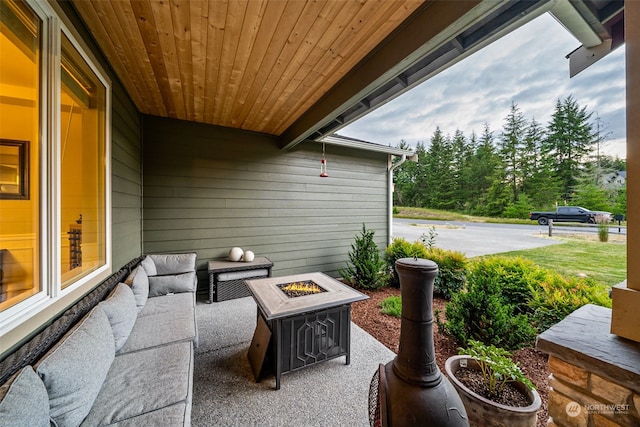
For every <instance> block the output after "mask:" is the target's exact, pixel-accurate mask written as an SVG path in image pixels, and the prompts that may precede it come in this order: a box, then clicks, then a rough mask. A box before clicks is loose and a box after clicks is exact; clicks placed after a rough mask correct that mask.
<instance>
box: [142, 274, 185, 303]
mask: <svg viewBox="0 0 640 427" xmlns="http://www.w3.org/2000/svg"><path fill="white" fill-rule="evenodd" d="M195 287H196V273H195V272H193V271H192V272H189V273H181V274H173V275H170V276H154V277H149V296H150V297H155V296H158V295H167V294H178V293H183V292H195Z"/></svg>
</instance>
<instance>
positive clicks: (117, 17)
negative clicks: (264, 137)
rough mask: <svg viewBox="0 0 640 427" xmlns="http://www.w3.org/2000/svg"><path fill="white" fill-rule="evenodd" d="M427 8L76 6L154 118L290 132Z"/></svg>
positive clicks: (367, 0)
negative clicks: (383, 43) (394, 33)
mask: <svg viewBox="0 0 640 427" xmlns="http://www.w3.org/2000/svg"><path fill="white" fill-rule="evenodd" d="M421 3H422V1H419V0H359V1H355V0H348V1H346V0H315V1H301V0H249V1H239V0H230V1H222V0H213V1H189V0H170V1H169V0H163V1H159V0H119V1H87V0H73V4H74V6H75V7H76V9H77V10H78V13H79V14H80V16H81V18H82V19H83V20H84V21H85V23H86V24H87V27H88V28H89V30H90V31H91V32H92V34H93V36H94V37H95V39H96V41H97V42H98V44H99V45H100V47H101V48H102V50H103V52H104V53H105V55H106V57H107V59H108V60H109V62H110V63H111V65H112V66H113V68H114V70H115V72H116V73H117V75H118V77H119V78H120V79H121V81H122V82H123V84H124V86H125V88H126V89H127V91H128V92H129V94H130V95H131V97H132V99H133V101H134V102H135V104H136V106H137V107H138V109H139V110H140V111H141V112H142V113H145V114H151V115H157V116H162V117H171V118H177V119H183V120H190V121H195V122H201V123H209V124H215V125H221V126H228V127H233V128H240V129H245V130H250V131H257V132H264V133H268V134H272V135H280V134H282V133H283V132H284V131H285V130H286V129H287V128H288V127H289V126H291V124H292V123H294V122H295V121H296V119H298V118H299V117H300V116H301V115H302V114H303V113H305V111H307V110H308V109H309V108H310V107H311V106H312V105H313V104H314V103H315V102H316V101H318V100H319V99H320V98H321V97H322V96H323V95H324V94H326V93H327V92H328V91H329V90H330V89H331V88H332V87H333V86H334V85H335V84H336V83H337V82H338V81H339V80H340V79H341V78H342V77H343V76H344V75H345V74H346V73H348V72H349V71H350V70H351V69H352V68H354V67H355V66H356V65H357V64H358V62H359V61H361V60H362V59H363V58H364V57H365V56H366V55H367V54H369V53H370V52H371V51H372V50H373V49H374V48H376V46H377V45H378V44H379V43H380V42H381V41H382V40H383V39H384V38H385V37H387V36H388V35H389V34H390V33H391V32H392V31H393V30H394V29H395V28H397V27H398V26H399V25H400V24H401V23H402V22H403V21H404V20H405V19H406V18H407V17H409V16H410V15H411V14H412V13H413V12H414V11H415V10H416V9H417V8H418V7H420V5H421Z"/></svg>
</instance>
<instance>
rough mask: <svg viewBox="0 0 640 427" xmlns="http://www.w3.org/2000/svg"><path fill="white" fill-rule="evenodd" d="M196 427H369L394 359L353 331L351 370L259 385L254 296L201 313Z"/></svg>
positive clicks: (332, 367)
mask: <svg viewBox="0 0 640 427" xmlns="http://www.w3.org/2000/svg"><path fill="white" fill-rule="evenodd" d="M196 316H197V322H198V332H199V334H200V342H199V346H198V348H197V349H196V354H195V372H194V385H193V409H192V416H191V420H192V425H193V426H195V427H205V426H207V427H208V426H239V427H245V426H260V427H271V426H273V427H288V426H295V427H304V426H315V427H317V426H349V427H359V426H362V427H366V426H368V425H369V419H368V394H369V383H370V381H371V377H372V375H373V373H374V372H375V370H376V369H377V368H378V365H379V364H380V363H387V362H389V361H390V360H392V359H393V358H394V357H395V354H394V353H393V352H392V351H390V350H389V349H387V348H386V347H385V346H383V345H382V344H381V343H380V342H378V341H377V340H375V339H374V338H373V337H372V336H371V335H369V334H368V333H366V332H364V331H363V330H362V329H360V328H359V327H358V326H356V325H355V324H353V323H352V324H351V364H350V365H345V358H344V357H339V358H336V359H333V360H329V361H326V362H323V363H320V364H318V365H314V366H310V367H307V368H304V369H301V370H298V371H295V372H291V373H288V374H285V375H283V376H282V384H281V389H280V390H277V391H276V390H275V378H274V376H273V375H271V376H269V377H267V378H265V379H264V380H263V381H262V382H260V383H256V382H255V380H254V378H253V374H252V372H251V368H250V365H249V361H248V359H247V350H248V349H249V345H250V343H251V338H252V336H253V331H254V329H255V325H256V305H255V302H254V301H253V299H252V298H251V297H246V298H240V299H235V300H230V301H224V302H219V303H213V304H206V303H205V302H204V301H198V304H197V306H196Z"/></svg>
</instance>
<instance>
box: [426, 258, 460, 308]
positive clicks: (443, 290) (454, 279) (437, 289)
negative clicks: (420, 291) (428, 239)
mask: <svg viewBox="0 0 640 427" xmlns="http://www.w3.org/2000/svg"><path fill="white" fill-rule="evenodd" d="M426 257H427V259H430V260H432V261H433V262H435V263H436V264H438V271H439V272H438V275H437V276H436V280H435V282H434V293H436V294H439V295H441V296H442V297H443V298H445V299H451V297H452V296H453V294H454V293H456V292H458V291H460V290H461V289H462V288H463V287H464V284H465V282H466V280H467V258H466V257H465V256H464V254H463V253H462V252H457V251H448V250H446V249H440V248H431V250H429V251H427V255H426Z"/></svg>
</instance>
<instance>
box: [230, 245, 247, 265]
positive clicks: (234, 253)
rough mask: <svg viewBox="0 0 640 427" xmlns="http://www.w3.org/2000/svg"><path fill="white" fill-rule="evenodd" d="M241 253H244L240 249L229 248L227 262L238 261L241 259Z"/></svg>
mask: <svg viewBox="0 0 640 427" xmlns="http://www.w3.org/2000/svg"><path fill="white" fill-rule="evenodd" d="M243 252H244V251H243V250H242V248H238V247H236V248H231V249H230V250H229V261H233V262H236V261H240V260H241V259H242V254H243Z"/></svg>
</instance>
